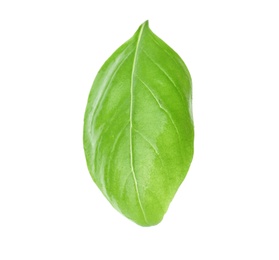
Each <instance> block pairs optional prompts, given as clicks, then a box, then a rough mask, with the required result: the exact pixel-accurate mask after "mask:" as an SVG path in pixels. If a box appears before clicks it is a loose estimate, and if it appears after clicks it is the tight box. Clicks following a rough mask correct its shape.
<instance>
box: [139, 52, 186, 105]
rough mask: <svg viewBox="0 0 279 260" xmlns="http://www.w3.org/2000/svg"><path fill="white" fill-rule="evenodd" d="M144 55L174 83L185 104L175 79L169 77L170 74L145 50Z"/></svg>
mask: <svg viewBox="0 0 279 260" xmlns="http://www.w3.org/2000/svg"><path fill="white" fill-rule="evenodd" d="M143 53H144V54H145V55H146V57H147V58H148V59H149V60H150V61H151V62H152V63H153V64H154V65H155V66H156V67H157V68H158V69H159V70H161V71H162V72H163V74H164V75H165V76H166V77H167V78H168V80H169V81H170V82H171V83H172V85H173V86H174V88H175V89H176V91H177V93H178V95H179V97H180V98H181V99H182V101H183V102H185V100H184V96H183V94H181V92H180V91H179V88H178V87H177V86H176V84H175V82H174V81H173V79H172V78H171V77H170V76H169V75H168V73H167V72H166V71H165V70H164V69H163V68H162V67H161V66H160V65H159V64H158V63H157V62H156V61H155V60H153V59H152V58H151V57H150V56H149V54H147V52H146V51H145V50H143Z"/></svg>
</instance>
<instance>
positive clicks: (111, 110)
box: [83, 21, 194, 226]
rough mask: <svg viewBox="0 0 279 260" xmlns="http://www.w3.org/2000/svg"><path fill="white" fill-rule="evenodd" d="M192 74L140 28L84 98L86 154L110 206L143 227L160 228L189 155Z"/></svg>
mask: <svg viewBox="0 0 279 260" xmlns="http://www.w3.org/2000/svg"><path fill="white" fill-rule="evenodd" d="M191 100H192V87H191V76H190V74H189V71H188V69H187V68H186V66H185V64H184V62H183V61H182V59H181V58H180V57H179V56H178V55H177V54H176V53H175V52H174V51H173V50H172V49H171V48H170V47H169V46H168V45H167V44H166V43H164V42H163V41H162V40H161V39H160V38H158V37H157V36H156V35H155V34H154V33H153V32H152V31H151V30H150V29H149V26H148V21H146V22H145V23H143V24H142V25H141V26H140V27H139V29H138V30H137V32H136V33H135V34H134V36H133V37H132V38H131V39H130V40H128V41H127V42H126V43H124V44H123V45H122V46H121V47H120V48H119V49H117V50H116V51H115V53H113V54H112V56H111V57H110V58H109V59H108V60H107V61H106V62H105V64H104V65H103V66H102V68H101V69H100V71H99V72H98V74H97V76H96V78H95V81H94V83H93V86H92V89H91V91H90V94H89V98H88V103H87V107H86V112H85V118H84V137H83V138H84V150H85V156H86V161H87V166H88V169H89V172H90V174H91V176H92V178H93V180H94V182H95V183H96V184H97V186H98V187H99V189H100V190H101V191H102V192H103V194H104V195H105V196H106V198H107V199H108V200H109V202H110V203H111V204H112V206H113V207H115V208H116V209H117V210H118V211H120V212H121V213H123V214H124V215H125V216H126V217H127V218H129V219H131V220H133V221H134V222H136V223H137V224H139V225H142V226H152V225H156V224H158V223H159V222H160V221H161V220H162V218H163V216H164V214H165V213H166V211H167V209H168V207H169V204H170V202H171V201H172V199H173V197H174V195H175V193H176V191H177V189H178V188H179V186H180V184H181V183H182V181H183V180H184V178H185V176H186V174H187V171H188V169H189V167H190V164H191V161H192V157H193V142H194V127H193V118H192V109H191Z"/></svg>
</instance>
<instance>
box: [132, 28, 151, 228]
mask: <svg viewBox="0 0 279 260" xmlns="http://www.w3.org/2000/svg"><path fill="white" fill-rule="evenodd" d="M144 26H145V24H143V25H142V27H141V29H140V31H139V35H138V40H137V44H136V48H135V56H134V61H133V67H132V74H131V90H130V92H131V93H130V94H131V100H130V163H131V171H132V175H133V179H134V182H135V189H136V194H137V199H138V202H139V206H140V208H141V211H142V214H143V217H144V220H145V222H146V223H148V221H147V219H146V215H145V212H144V209H143V206H142V203H141V200H140V195H139V189H138V182H137V178H136V174H135V169H134V156H133V108H134V107H133V106H134V105H133V99H134V79H135V68H136V64H137V58H138V49H139V44H140V40H141V37H142V32H143V29H144Z"/></svg>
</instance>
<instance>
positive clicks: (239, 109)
mask: <svg viewBox="0 0 279 260" xmlns="http://www.w3.org/2000/svg"><path fill="white" fill-rule="evenodd" d="M276 4H278V1H269V0H265V1H245V0H242V1H216V0H212V1H205V0H204V1H197V0H195V1H194V0H193V1H175V0H172V1H151V0H149V1H147V0H141V1H120V0H118V1H28V0H27V1H1V3H0V259H3V260H9V259H59V260H60V259H67V260H68V259H86V260H87V259H124V260H125V259H189V260H195V259H202V260H204V259H214V260H216V259H222V260H224V259H245V260H246V259H269V260H273V259H277V260H278V259H279V224H278V223H279V158H278V154H279V137H278V136H279V123H278V120H279V117H278V113H279V94H278V93H279V92H278V88H279V34H278V32H279V15H278V6H277V5H276ZM147 19H148V20H149V23H150V28H151V29H152V30H153V32H154V33H155V34H157V35H158V36H159V37H160V38H162V39H163V40H164V41H165V42H166V43H168V44H169V45H170V46H171V47H172V48H173V49H174V50H176V52H178V53H179V55H180V56H181V57H182V59H183V60H184V61H185V63H186V64H187V66H188V68H189V70H190V72H191V75H192V78H193V112H194V119H195V131H196V139H195V156H194V160H193V163H192V166H191V168H190V171H189V173H188V175H187V178H186V179H185V181H184V183H183V184H182V186H181V187H180V189H179V191H178V193H177V194H176V197H175V198H174V200H173V202H172V204H171V205H170V208H169V211H168V212H167V214H166V215H165V218H164V220H163V221H162V222H161V223H160V224H159V225H157V226H155V227H150V228H143V227H140V226H137V225H136V224H134V223H133V222H131V221H129V220H128V219H126V218H125V217H123V216H122V215H121V214H119V213H118V212H117V211H116V210H114V209H113V208H112V207H111V205H110V204H109V203H108V202H107V200H106V199H105V198H104V197H103V195H102V194H101V192H100V191H99V190H98V189H97V187H96V185H95V184H94V183H93V181H92V180H91V177H90V175H89V173H88V170H87V167H86V163H85V158H84V153H83V146H82V128H83V115H84V111H85V106H86V102H87V97H88V93H89V90H90V88H91V84H92V82H93V79H94V77H95V75H96V73H97V72H98V70H99V68H100V67H101V65H102V64H103V62H104V61H105V60H106V59H107V58H108V57H109V56H110V55H111V54H112V53H113V51H114V50H115V49H117V48H118V47H119V46H120V45H121V44H122V43H124V42H125V41H126V40H128V39H129V38H130V37H131V36H132V35H133V33H134V32H135V31H136V30H137V28H138V26H139V25H140V24H141V23H142V22H144V21H145V20H147Z"/></svg>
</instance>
